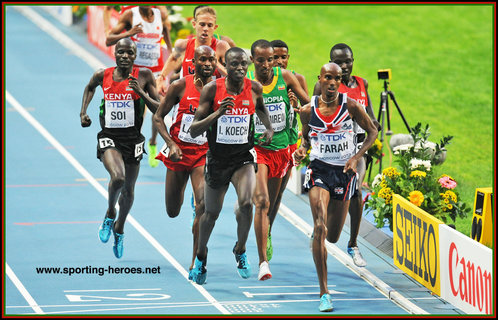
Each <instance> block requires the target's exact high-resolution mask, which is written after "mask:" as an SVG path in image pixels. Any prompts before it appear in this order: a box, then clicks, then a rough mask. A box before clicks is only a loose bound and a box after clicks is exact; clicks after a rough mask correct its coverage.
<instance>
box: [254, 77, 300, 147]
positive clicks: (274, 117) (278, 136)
mask: <svg viewBox="0 0 498 320" xmlns="http://www.w3.org/2000/svg"><path fill="white" fill-rule="evenodd" d="M247 77H248V78H249V79H251V80H256V78H255V76H254V71H251V72H248V74H247ZM263 100H264V102H265V106H266V108H267V109H268V113H269V114H270V121H271V125H272V127H273V131H274V134H273V139H272V141H271V144H270V145H268V146H265V148H266V149H270V150H280V149H285V148H287V146H288V145H289V142H290V141H289V128H290V125H291V122H292V119H291V118H289V116H290V111H289V109H290V102H289V97H288V95H287V84H286V83H285V81H284V78H283V77H282V71H281V69H280V68H279V67H273V81H272V82H271V83H270V84H269V85H267V86H263ZM254 125H255V135H254V136H255V140H254V141H257V138H258V137H259V136H260V135H261V134H262V133H263V132H264V131H265V126H264V125H263V123H261V120H259V118H258V117H257V116H255V117H254Z"/></svg>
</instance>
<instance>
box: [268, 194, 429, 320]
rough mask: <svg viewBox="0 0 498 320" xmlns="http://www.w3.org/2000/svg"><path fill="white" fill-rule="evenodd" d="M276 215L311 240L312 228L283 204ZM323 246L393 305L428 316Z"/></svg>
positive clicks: (333, 248)
mask: <svg viewBox="0 0 498 320" xmlns="http://www.w3.org/2000/svg"><path fill="white" fill-rule="evenodd" d="M278 213H279V214H280V215H281V216H282V217H284V218H285V219H286V220H287V221H289V222H290V223H291V224H293V225H294V226H295V227H296V228H297V229H299V230H301V232H303V233H304V234H305V235H306V236H307V237H309V238H311V234H312V232H313V227H312V226H310V225H309V224H308V223H307V222H306V221H304V220H303V219H302V218H301V217H299V216H298V215H297V214H295V213H294V212H293V211H292V210H291V209H289V208H288V207H287V206H285V205H284V204H283V203H281V204H280V208H279V211H278ZM325 246H326V248H327V252H328V253H329V254H330V255H332V256H333V257H334V258H336V259H337V261H339V262H340V263H342V264H343V265H344V266H346V267H347V268H349V269H350V270H351V271H353V272H354V273H356V274H357V275H358V276H359V277H360V278H362V279H363V280H365V281H366V282H367V283H369V284H370V285H371V286H373V287H374V288H375V289H377V291H379V292H380V293H382V294H383V295H385V296H386V297H387V298H389V299H390V300H392V301H393V302H394V303H396V304H397V305H399V306H400V307H401V308H403V309H405V310H406V311H408V312H410V313H412V314H429V313H428V312H427V311H425V310H423V309H422V308H420V307H419V306H417V305H416V304H414V303H412V302H411V301H409V300H408V299H407V298H405V297H404V296H402V295H401V294H400V293H399V292H397V291H396V290H394V289H393V288H391V287H390V286H389V285H388V284H386V283H385V282H383V281H382V280H380V279H379V278H377V277H376V276H375V275H374V274H373V273H371V272H370V271H368V270H367V269H366V268H359V267H357V266H356V265H355V264H354V262H353V259H352V258H351V257H350V256H349V255H348V254H346V253H345V252H343V251H342V250H340V249H339V248H338V247H337V246H336V245H335V244H332V243H330V242H328V241H325Z"/></svg>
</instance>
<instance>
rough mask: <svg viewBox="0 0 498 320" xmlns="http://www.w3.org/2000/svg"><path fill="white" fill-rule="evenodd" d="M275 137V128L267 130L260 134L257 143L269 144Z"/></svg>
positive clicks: (261, 144)
mask: <svg viewBox="0 0 498 320" xmlns="http://www.w3.org/2000/svg"><path fill="white" fill-rule="evenodd" d="M272 139H273V129H271V130H265V132H263V134H262V135H261V136H259V139H258V140H257V141H256V143H257V144H258V145H260V146H267V145H269V144H270V143H271V140H272Z"/></svg>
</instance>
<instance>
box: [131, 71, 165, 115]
mask: <svg viewBox="0 0 498 320" xmlns="http://www.w3.org/2000/svg"><path fill="white" fill-rule="evenodd" d="M128 79H129V86H130V88H132V89H133V91H135V93H137V94H138V95H139V96H140V98H142V99H143V100H144V102H145V104H146V105H147V107H148V108H149V110H150V111H152V113H155V112H156V110H157V108H158V107H159V96H158V95H157V93H156V82H155V80H154V75H153V74H152V71H150V70H149V69H146V68H142V69H140V71H139V73H138V79H137V78H134V77H133V76H132V75H131V74H130V75H129V76H128Z"/></svg>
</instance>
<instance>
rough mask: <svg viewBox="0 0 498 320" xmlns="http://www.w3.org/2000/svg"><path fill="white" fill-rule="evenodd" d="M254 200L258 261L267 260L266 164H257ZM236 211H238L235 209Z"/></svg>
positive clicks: (267, 206)
mask: <svg viewBox="0 0 498 320" xmlns="http://www.w3.org/2000/svg"><path fill="white" fill-rule="evenodd" d="M253 201H254V231H255V234H256V245H257V246H258V255H259V263H260V264H261V262H263V261H268V258H267V256H266V242H267V240H268V226H269V220H268V209H269V206H270V196H269V194H268V166H267V165H265V164H258V172H257V173H256V190H255V191H254V196H253ZM237 211H239V210H238V209H237Z"/></svg>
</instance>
